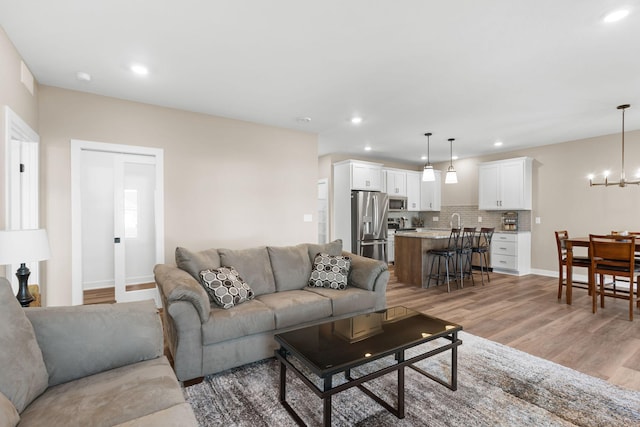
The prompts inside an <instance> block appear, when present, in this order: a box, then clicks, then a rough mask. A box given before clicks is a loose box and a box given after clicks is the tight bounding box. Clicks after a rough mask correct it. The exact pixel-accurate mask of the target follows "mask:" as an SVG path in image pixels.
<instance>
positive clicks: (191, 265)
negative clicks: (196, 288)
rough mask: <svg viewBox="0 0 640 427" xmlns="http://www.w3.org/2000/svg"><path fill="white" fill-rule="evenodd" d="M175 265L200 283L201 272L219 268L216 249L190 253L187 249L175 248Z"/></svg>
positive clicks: (218, 257)
mask: <svg viewBox="0 0 640 427" xmlns="http://www.w3.org/2000/svg"><path fill="white" fill-rule="evenodd" d="M176 265H177V266H178V268H180V269H182V270H184V271H186V272H187V273H189V274H191V276H193V278H194V279H196V280H197V281H198V282H200V272H201V271H202V270H207V269H210V268H218V267H220V256H219V255H218V250H217V249H206V250H204V251H200V252H192V251H190V250H189V249H186V248H181V247H177V248H176Z"/></svg>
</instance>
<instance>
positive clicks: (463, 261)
mask: <svg viewBox="0 0 640 427" xmlns="http://www.w3.org/2000/svg"><path fill="white" fill-rule="evenodd" d="M475 236H476V228H475V227H465V228H463V229H462V236H461V238H460V239H458V243H459V245H457V247H456V254H457V262H456V277H457V275H458V274H460V287H461V288H464V278H465V277H467V278H471V282H472V283H473V272H472V271H471V268H472V267H471V256H472V255H473V251H472V249H473V241H474V240H475Z"/></svg>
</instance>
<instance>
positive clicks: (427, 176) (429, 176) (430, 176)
mask: <svg viewBox="0 0 640 427" xmlns="http://www.w3.org/2000/svg"><path fill="white" fill-rule="evenodd" d="M422 180H423V181H435V180H436V174H435V173H434V172H433V166H431V165H427V166H425V167H424V170H423V171H422Z"/></svg>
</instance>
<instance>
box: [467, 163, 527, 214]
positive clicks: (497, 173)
mask: <svg viewBox="0 0 640 427" xmlns="http://www.w3.org/2000/svg"><path fill="white" fill-rule="evenodd" d="M532 164H533V159H531V158H530V157H519V158H516V159H508V160H500V161H496V162H487V163H480V165H479V167H478V173H479V176H478V183H479V188H478V209H480V210H487V211H489V210H508V209H515V210H530V209H531V181H532Z"/></svg>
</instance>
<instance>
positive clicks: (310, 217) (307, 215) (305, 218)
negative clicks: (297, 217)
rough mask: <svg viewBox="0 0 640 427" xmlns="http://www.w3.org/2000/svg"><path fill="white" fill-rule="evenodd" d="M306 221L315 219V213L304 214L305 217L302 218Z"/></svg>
mask: <svg viewBox="0 0 640 427" xmlns="http://www.w3.org/2000/svg"><path fill="white" fill-rule="evenodd" d="M302 220H303V221H304V222H311V221H313V215H311V214H304V218H303V219H302Z"/></svg>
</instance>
